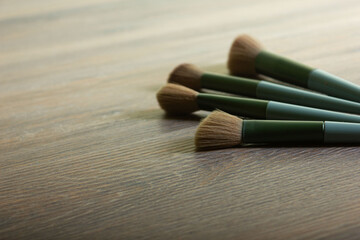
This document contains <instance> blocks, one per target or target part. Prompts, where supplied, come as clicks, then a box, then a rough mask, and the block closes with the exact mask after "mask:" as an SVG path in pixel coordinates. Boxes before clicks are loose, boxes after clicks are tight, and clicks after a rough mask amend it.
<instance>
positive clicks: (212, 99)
mask: <svg viewBox="0 0 360 240" xmlns="http://www.w3.org/2000/svg"><path fill="white" fill-rule="evenodd" d="M196 100H197V104H198V106H199V108H200V109H202V110H208V111H213V110H215V109H220V110H223V111H225V112H228V113H232V114H235V115H238V116H243V117H252V118H260V119H265V118H266V108H267V105H268V101H264V100H258V99H252V98H240V97H229V96H222V95H215V94H207V93H199V94H198V95H197V98H196Z"/></svg>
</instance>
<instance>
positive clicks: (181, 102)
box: [156, 83, 199, 115]
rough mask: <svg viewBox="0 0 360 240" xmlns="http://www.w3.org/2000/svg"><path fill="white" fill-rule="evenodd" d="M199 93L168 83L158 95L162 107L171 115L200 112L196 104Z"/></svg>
mask: <svg viewBox="0 0 360 240" xmlns="http://www.w3.org/2000/svg"><path fill="white" fill-rule="evenodd" d="M197 94H198V92H196V91H194V90H192V89H190V88H187V87H184V86H181V85H178V84H173V83H168V84H166V85H165V86H164V87H162V88H161V89H160V90H159V91H158V93H157V94H156V97H157V100H158V102H159V104H160V107H161V108H162V109H164V110H165V111H166V112H168V113H170V114H176V115H180V114H189V113H192V112H195V111H197V110H199V107H198V105H197V102H196V96H197Z"/></svg>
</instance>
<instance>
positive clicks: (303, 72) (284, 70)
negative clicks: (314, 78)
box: [255, 50, 313, 87]
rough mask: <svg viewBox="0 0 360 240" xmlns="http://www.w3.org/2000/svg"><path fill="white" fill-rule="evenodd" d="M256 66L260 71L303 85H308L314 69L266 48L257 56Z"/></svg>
mask: <svg viewBox="0 0 360 240" xmlns="http://www.w3.org/2000/svg"><path fill="white" fill-rule="evenodd" d="M255 68H256V71H257V72H258V73H263V74H265V75H268V76H270V77H274V78H276V79H278V80H282V81H286V82H289V83H292V84H295V85H299V86H302V87H307V86H308V79H309V75H310V73H311V71H312V70H313V68H311V67H308V66H306V65H303V64H301V63H298V62H295V61H292V60H290V59H287V58H284V57H281V56H278V55H276V54H273V53H270V52H267V51H264V50H263V51H261V52H260V53H259V54H258V55H257V56H256V59H255Z"/></svg>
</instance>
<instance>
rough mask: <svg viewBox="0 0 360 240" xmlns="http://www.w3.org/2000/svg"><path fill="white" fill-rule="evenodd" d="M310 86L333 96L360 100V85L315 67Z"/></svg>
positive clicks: (310, 77) (309, 82)
mask: <svg viewBox="0 0 360 240" xmlns="http://www.w3.org/2000/svg"><path fill="white" fill-rule="evenodd" d="M308 88H310V89H313V90H315V91H318V92H323V93H326V94H328V95H331V96H335V97H339V98H344V99H348V100H351V101H355V102H360V86H358V85H356V84H354V83H352V82H349V81H346V80H345V79H342V78H339V77H336V76H334V75H332V74H330V73H327V72H325V71H322V70H320V69H315V70H313V71H312V72H311V73H310V76H309V81H308Z"/></svg>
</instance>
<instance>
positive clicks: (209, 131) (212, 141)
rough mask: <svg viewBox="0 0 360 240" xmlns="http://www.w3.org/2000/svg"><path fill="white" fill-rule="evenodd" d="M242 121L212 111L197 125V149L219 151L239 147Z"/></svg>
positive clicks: (223, 113)
mask: <svg viewBox="0 0 360 240" xmlns="http://www.w3.org/2000/svg"><path fill="white" fill-rule="evenodd" d="M242 123H243V120H242V119H240V118H238V117H236V116H233V115H230V114H228V113H225V112H222V111H218V110H216V111H213V112H212V113H211V114H210V115H209V116H207V117H206V118H205V119H204V120H203V121H202V122H201V123H200V125H199V127H198V129H197V131H196V134H195V145H196V147H197V148H198V149H200V150H202V149H219V148H228V147H234V146H237V145H240V144H241V142H242Z"/></svg>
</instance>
